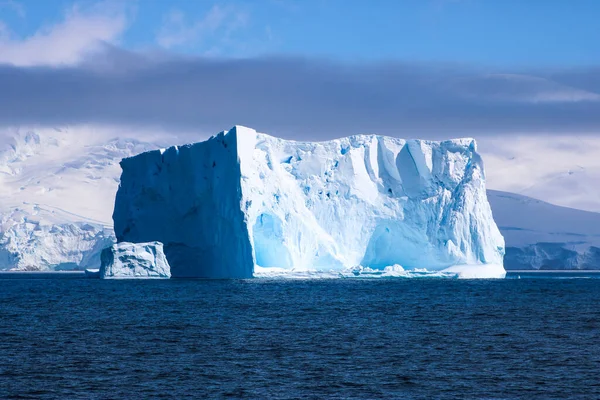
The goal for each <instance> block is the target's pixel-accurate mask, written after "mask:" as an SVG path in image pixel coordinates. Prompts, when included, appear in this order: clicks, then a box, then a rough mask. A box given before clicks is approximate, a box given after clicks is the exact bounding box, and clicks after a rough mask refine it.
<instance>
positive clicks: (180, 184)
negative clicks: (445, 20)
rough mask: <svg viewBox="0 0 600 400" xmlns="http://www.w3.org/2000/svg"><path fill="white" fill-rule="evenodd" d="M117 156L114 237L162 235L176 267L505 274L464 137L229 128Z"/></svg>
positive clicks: (481, 180)
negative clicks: (312, 137) (329, 135)
mask: <svg viewBox="0 0 600 400" xmlns="http://www.w3.org/2000/svg"><path fill="white" fill-rule="evenodd" d="M121 167H122V169H123V173H122V176H121V184H120V186H119V190H118V192H117V196H116V203H115V209H114V213H113V220H114V227H115V234H116V237H117V240H118V241H119V242H121V241H128V242H148V241H155V240H156V241H161V242H163V243H164V245H165V253H166V256H167V259H168V260H169V263H170V265H171V268H172V273H173V276H176V277H206V278H248V277H252V276H253V273H254V268H255V266H257V267H260V270H261V271H263V272H264V271H265V268H276V269H277V271H280V270H282V269H283V270H288V271H290V272H292V271H293V272H294V273H297V272H298V271H319V270H327V271H330V270H346V269H348V268H355V267H357V266H362V267H365V268H371V269H381V270H383V269H384V268H385V267H386V266H391V265H395V264H398V265H401V266H402V267H403V268H404V269H407V270H410V269H415V268H425V269H427V270H429V271H440V270H446V269H449V271H451V272H454V273H456V274H458V275H460V276H463V277H494V278H496V277H503V276H504V274H505V271H504V268H503V255H504V239H503V237H502V235H501V234H500V232H499V231H498V228H497V226H496V224H495V222H494V219H493V218H492V212H491V210H490V206H489V204H488V201H487V197H486V191H485V177H484V169H483V163H482V160H481V157H480V156H479V154H478V153H477V148H476V143H475V141H474V140H473V139H456V140H448V141H443V142H435V141H425V140H402V139H396V138H390V137H384V136H377V135H358V136H351V137H347V138H343V139H339V140H332V141H327V142H318V143H308V142H296V141H289V140H283V139H279V138H275V137H272V136H269V135H266V134H262V133H257V132H256V131H254V130H252V129H249V128H244V127H239V126H237V127H235V128H233V129H231V130H230V131H228V132H221V133H219V134H218V135H217V136H215V137H212V138H210V139H209V140H207V141H204V142H200V143H195V144H191V145H185V146H180V147H171V148H168V149H166V150H156V151H150V152H146V153H142V154H139V155H137V156H134V157H130V158H126V159H124V160H123V161H122V162H121Z"/></svg>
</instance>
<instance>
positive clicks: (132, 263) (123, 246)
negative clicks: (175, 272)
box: [99, 242, 171, 279]
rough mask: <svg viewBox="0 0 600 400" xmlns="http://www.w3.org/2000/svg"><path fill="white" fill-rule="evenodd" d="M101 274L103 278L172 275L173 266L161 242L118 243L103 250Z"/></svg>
mask: <svg viewBox="0 0 600 400" xmlns="http://www.w3.org/2000/svg"><path fill="white" fill-rule="evenodd" d="M100 258H101V261H102V264H101V265H100V271H99V275H100V278H103V279H111V278H112V279H126V278H164V279H169V278H170V277H171V267H170V266H169V263H168V261H167V258H166V257H165V254H164V252H163V244H162V243H160V242H149V243H126V242H123V243H117V244H114V245H112V246H110V247H107V248H105V249H104V250H102V254H101V256H100Z"/></svg>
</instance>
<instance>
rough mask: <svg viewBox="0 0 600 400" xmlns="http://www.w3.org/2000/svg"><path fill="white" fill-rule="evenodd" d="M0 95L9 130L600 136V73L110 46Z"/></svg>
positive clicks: (8, 79)
mask: <svg viewBox="0 0 600 400" xmlns="http://www.w3.org/2000/svg"><path fill="white" fill-rule="evenodd" d="M498 72H502V74H499V73H498ZM506 72H509V73H510V74H508V75H507V74H506ZM0 88H1V90H0V125H21V124H44V125H45V124H57V125H62V124H77V123H100V124H125V125H133V126H158V127H161V128H166V129H173V130H185V131H190V130H193V131H197V130H202V131H205V132H216V131H218V130H222V129H225V128H228V127H230V126H232V125H234V124H241V125H246V126H251V127H253V128H256V129H257V130H260V131H263V132H268V133H272V134H277V135H280V136H284V137H294V138H305V139H325V138H331V137H336V136H340V135H344V134H351V133H381V134H390V135H397V136H404V137H414V136H426V137H431V138H439V137H446V136H461V135H482V134H487V133H489V134H495V133H506V132H544V133H551V132H558V133H565V132H569V133H570V132H577V133H582V132H600V101H599V100H598V99H600V96H599V94H598V93H600V69H598V68H596V69H593V68H590V69H585V70H569V71H536V72H535V73H527V72H523V71H493V73H490V72H489V71H481V70H478V69H472V68H467V67H464V66H456V65H450V66H448V65H437V66H436V65H425V64H408V63H404V64H403V63H393V62H389V63H378V64H341V63H334V62H329V61H326V60H315V59H303V58H256V59H231V60H215V59H192V58H175V57H173V56H169V55H165V54H163V55H158V56H157V55H154V56H152V57H146V56H141V55H138V54H135V53H129V52H126V51H123V50H119V49H109V50H108V51H107V52H105V53H103V54H102V55H101V56H96V58H94V59H89V60H88V62H87V63H85V64H82V65H80V66H76V67H13V66H0Z"/></svg>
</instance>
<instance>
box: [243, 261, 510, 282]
mask: <svg viewBox="0 0 600 400" xmlns="http://www.w3.org/2000/svg"><path fill="white" fill-rule="evenodd" d="M253 276H254V278H256V279H337V278H366V279H369V278H371V279H375V278H448V279H504V278H505V277H506V271H505V270H504V267H503V266H502V265H501V264H485V265H455V266H452V267H449V268H445V269H442V270H429V269H427V268H414V269H404V268H402V267H401V266H399V265H391V266H387V267H385V268H383V269H373V268H369V267H356V268H347V269H342V270H340V269H337V270H336V269H329V270H328V269H321V270H314V269H309V270H296V269H293V270H289V269H285V268H277V267H271V268H263V267H260V266H256V267H254V274H253Z"/></svg>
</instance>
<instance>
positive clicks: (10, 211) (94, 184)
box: [0, 127, 160, 270]
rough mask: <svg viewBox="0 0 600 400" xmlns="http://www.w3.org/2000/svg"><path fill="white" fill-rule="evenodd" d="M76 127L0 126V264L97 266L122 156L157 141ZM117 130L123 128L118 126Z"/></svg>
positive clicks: (108, 235) (108, 237) (107, 236)
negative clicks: (3, 128) (11, 127)
mask: <svg viewBox="0 0 600 400" xmlns="http://www.w3.org/2000/svg"><path fill="white" fill-rule="evenodd" d="M119 133H120V132H115V131H111V130H100V129H94V128H85V127H83V128H82V127H80V128H78V129H75V130H72V129H69V128H65V129H48V128H38V129H22V128H14V129H5V130H3V131H1V132H0V223H1V224H0V269H20V270H27V269H33V270H48V269H73V268H75V267H78V268H86V267H92V266H93V267H97V265H96V264H99V251H100V250H101V249H102V248H103V247H106V245H107V244H110V243H113V242H114V233H113V229H112V218H111V214H112V206H113V204H114V196H115V193H116V190H117V187H118V182H119V176H120V173H121V171H120V167H119V161H120V160H121V159H122V158H123V157H128V156H131V155H134V154H138V153H140V152H143V151H147V150H151V149H156V148H157V147H158V146H159V145H160V143H158V140H156V139H155V138H153V137H150V136H149V137H150V139H154V140H155V141H154V142H149V141H142V140H139V139H126V137H127V136H125V135H123V136H124V137H125V138H120V139H119V138H114V137H112V136H111V135H118V134H119ZM121 134H122V133H121Z"/></svg>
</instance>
